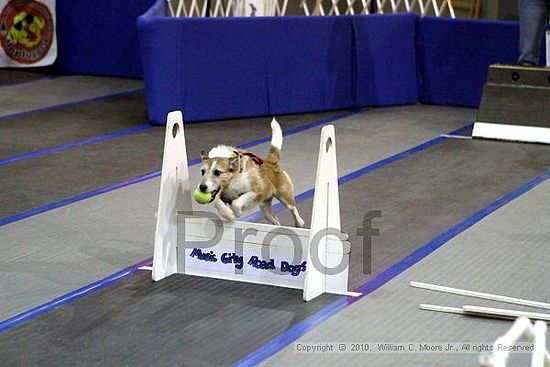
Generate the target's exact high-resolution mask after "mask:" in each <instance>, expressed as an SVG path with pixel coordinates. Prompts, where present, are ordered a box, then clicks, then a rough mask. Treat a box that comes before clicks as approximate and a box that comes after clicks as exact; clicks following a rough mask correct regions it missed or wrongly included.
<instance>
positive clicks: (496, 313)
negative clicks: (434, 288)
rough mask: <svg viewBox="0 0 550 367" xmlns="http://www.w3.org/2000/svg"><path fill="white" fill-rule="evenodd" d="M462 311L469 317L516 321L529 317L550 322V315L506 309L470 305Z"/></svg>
mask: <svg viewBox="0 0 550 367" xmlns="http://www.w3.org/2000/svg"><path fill="white" fill-rule="evenodd" d="M462 310H463V311H464V312H465V314H467V315H477V316H489V317H499V318H500V317H502V318H509V319H515V318H517V317H528V318H530V319H533V320H541V321H546V322H550V314H546V313H537V312H525V311H516V310H506V309H504V308H493V307H481V306H470V305H465V306H463V307H462Z"/></svg>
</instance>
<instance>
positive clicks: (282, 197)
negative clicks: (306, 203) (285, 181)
mask: <svg viewBox="0 0 550 367" xmlns="http://www.w3.org/2000/svg"><path fill="white" fill-rule="evenodd" d="M275 197H276V198H277V199H278V200H279V201H280V202H281V203H283V205H284V206H285V207H286V208H287V209H288V210H289V211H290V214H291V215H292V218H294V226H295V227H299V228H302V227H303V226H304V220H303V219H302V217H300V213H298V209H296V200H295V199H294V195H293V194H292V191H290V190H287V191H280V192H278V193H277V195H275Z"/></svg>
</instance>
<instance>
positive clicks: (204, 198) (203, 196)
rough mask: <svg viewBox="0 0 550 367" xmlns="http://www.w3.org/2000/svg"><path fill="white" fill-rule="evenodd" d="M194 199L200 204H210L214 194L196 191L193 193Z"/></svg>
mask: <svg viewBox="0 0 550 367" xmlns="http://www.w3.org/2000/svg"><path fill="white" fill-rule="evenodd" d="M193 197H194V198H195V201H196V202H197V203H199V204H208V203H209V202H210V200H211V199H212V193H210V192H202V191H201V190H199V189H195V192H193Z"/></svg>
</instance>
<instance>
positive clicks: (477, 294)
mask: <svg viewBox="0 0 550 367" xmlns="http://www.w3.org/2000/svg"><path fill="white" fill-rule="evenodd" d="M411 286H412V287H415V288H421V289H427V290H431V291H436V292H442V293H450V294H458V295H461V296H469V297H475V298H481V299H488V300H492V301H498V302H505V303H512V304H516V305H522V306H530V307H538V308H544V309H547V310H550V303H545V302H538V301H531V300H528V299H521V298H514V297H508V296H501V295H498V294H492V293H483V292H476V291H470V290H466V289H460V288H451V287H446V286H442V285H437V284H430V283H422V282H411Z"/></svg>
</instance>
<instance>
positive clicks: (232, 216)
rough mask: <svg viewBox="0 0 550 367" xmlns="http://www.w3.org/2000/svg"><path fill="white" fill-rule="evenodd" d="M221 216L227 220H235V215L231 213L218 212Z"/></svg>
mask: <svg viewBox="0 0 550 367" xmlns="http://www.w3.org/2000/svg"><path fill="white" fill-rule="evenodd" d="M220 214H221V216H222V218H223V219H225V220H227V221H229V222H234V221H235V216H234V215H233V213H230V212H229V213H220Z"/></svg>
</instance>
